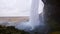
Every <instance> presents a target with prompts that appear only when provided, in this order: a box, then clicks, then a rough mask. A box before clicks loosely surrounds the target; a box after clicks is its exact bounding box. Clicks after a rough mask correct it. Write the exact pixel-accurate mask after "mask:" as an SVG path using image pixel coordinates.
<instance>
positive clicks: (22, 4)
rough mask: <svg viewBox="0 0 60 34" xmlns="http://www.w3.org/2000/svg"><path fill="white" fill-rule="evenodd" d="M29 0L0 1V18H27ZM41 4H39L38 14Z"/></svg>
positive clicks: (41, 7) (29, 5)
mask: <svg viewBox="0 0 60 34" xmlns="http://www.w3.org/2000/svg"><path fill="white" fill-rule="evenodd" d="M30 7H31V0H0V17H2V16H29V15H30ZM42 9H43V3H42V1H40V3H39V13H41V12H42Z"/></svg>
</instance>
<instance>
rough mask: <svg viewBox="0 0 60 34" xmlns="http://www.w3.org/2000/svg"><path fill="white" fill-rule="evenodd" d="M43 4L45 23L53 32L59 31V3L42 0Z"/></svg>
mask: <svg viewBox="0 0 60 34" xmlns="http://www.w3.org/2000/svg"><path fill="white" fill-rule="evenodd" d="M42 1H43V3H44V18H45V22H47V23H48V25H49V26H50V27H51V28H52V29H53V30H56V29H57V30H59V28H60V27H59V26H60V25H59V24H60V23H59V22H60V1H59V0H42Z"/></svg>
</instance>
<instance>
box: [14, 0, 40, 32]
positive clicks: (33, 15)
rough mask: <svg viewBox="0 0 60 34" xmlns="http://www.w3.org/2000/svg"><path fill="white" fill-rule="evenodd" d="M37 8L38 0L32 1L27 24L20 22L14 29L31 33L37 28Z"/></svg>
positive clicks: (38, 22)
mask: <svg viewBox="0 0 60 34" xmlns="http://www.w3.org/2000/svg"><path fill="white" fill-rule="evenodd" d="M38 8H39V0H32V5H31V11H30V20H29V22H22V23H20V24H18V25H16V26H15V28H17V29H20V30H25V31H32V30H34V29H35V28H36V27H37V26H39V25H40V21H39V14H38Z"/></svg>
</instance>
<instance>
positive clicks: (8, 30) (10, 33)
mask: <svg viewBox="0 0 60 34" xmlns="http://www.w3.org/2000/svg"><path fill="white" fill-rule="evenodd" d="M0 34H29V33H28V32H25V31H22V30H18V29H15V28H14V27H13V26H10V27H5V26H0Z"/></svg>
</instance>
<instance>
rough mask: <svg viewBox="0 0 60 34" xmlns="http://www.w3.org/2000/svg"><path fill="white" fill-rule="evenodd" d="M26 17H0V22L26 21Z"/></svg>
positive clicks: (27, 18)
mask: <svg viewBox="0 0 60 34" xmlns="http://www.w3.org/2000/svg"><path fill="white" fill-rule="evenodd" d="M28 20H29V17H28V16H21V17H0V22H1V21H3V22H22V21H28Z"/></svg>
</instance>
